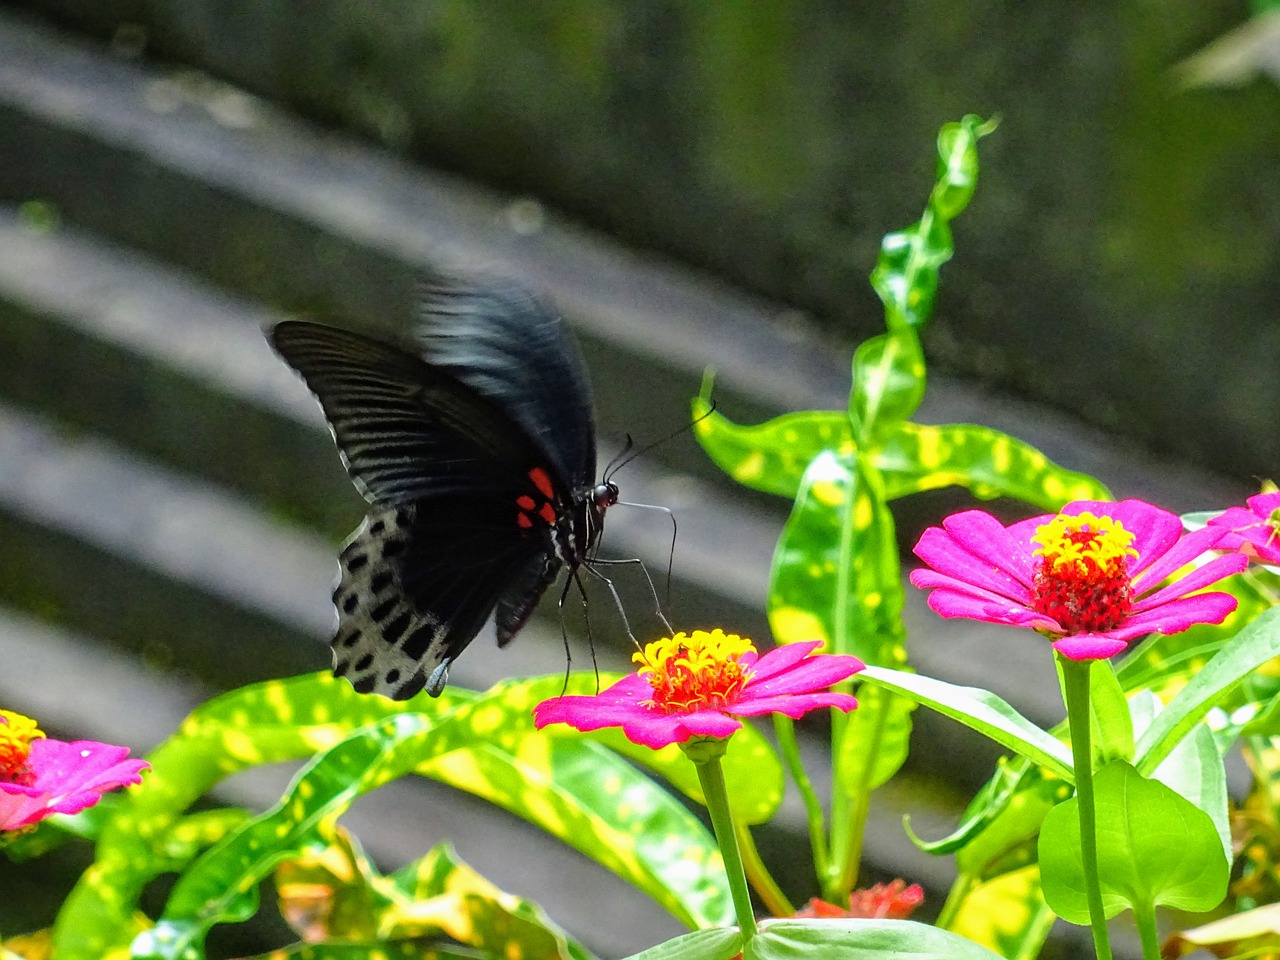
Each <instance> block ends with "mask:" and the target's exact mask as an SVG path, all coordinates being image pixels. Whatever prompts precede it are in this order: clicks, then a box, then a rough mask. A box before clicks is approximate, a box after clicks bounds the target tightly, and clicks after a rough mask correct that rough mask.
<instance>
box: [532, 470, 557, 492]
mask: <svg viewBox="0 0 1280 960" xmlns="http://www.w3.org/2000/svg"><path fill="white" fill-rule="evenodd" d="M529 479H530V480H532V481H533V485H534V486H535V487H537V488H538V490H539V492H541V494H542V495H543V496H544V497H546V498H547V499H548V500H550V499H551V497H552V496H553V495H554V493H555V490H554V489H553V488H552V486H551V477H549V476H548V475H547V471H545V470H543V469H542V468H541V467H534V468H533V469H532V470H530V471H529Z"/></svg>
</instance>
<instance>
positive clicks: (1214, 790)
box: [1153, 725, 1235, 863]
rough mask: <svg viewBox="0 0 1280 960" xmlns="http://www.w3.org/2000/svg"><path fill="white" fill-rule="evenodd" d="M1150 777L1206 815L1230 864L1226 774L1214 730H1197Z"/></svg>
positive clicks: (1202, 727) (1201, 727) (1231, 852)
mask: <svg viewBox="0 0 1280 960" xmlns="http://www.w3.org/2000/svg"><path fill="white" fill-rule="evenodd" d="M1153 776H1154V779H1156V780H1159V781H1160V782H1161V783H1163V784H1164V785H1165V786H1166V787H1168V788H1169V789H1171V790H1173V791H1175V792H1176V793H1177V794H1178V795H1179V796H1181V797H1183V798H1184V799H1186V800H1188V801H1190V802H1191V803H1194V804H1195V805H1196V806H1197V807H1199V808H1200V809H1201V810H1203V811H1204V812H1205V813H1206V814H1207V815H1208V817H1209V819H1210V820H1212V821H1213V826H1214V829H1215V830H1217V832H1218V840H1219V841H1220V842H1221V843H1222V855H1223V856H1224V857H1225V858H1226V860H1227V862H1228V863H1230V862H1231V861H1232V859H1234V857H1235V854H1234V852H1233V851H1232V848H1231V824H1230V818H1229V813H1228V802H1227V771H1226V768H1225V767H1223V765H1222V754H1221V752H1219V750H1218V744H1217V741H1216V739H1215V738H1214V735H1213V731H1212V730H1210V729H1209V728H1208V727H1206V726H1204V725H1201V726H1198V727H1196V728H1195V730H1194V731H1193V732H1192V734H1191V736H1189V737H1187V738H1185V739H1183V740H1182V741H1180V742H1179V743H1178V745H1177V746H1176V747H1174V749H1173V752H1172V753H1170V754H1169V756H1167V757H1165V760H1164V762H1163V763H1162V764H1160V766H1159V767H1157V768H1156V772H1155V774H1154V775H1153Z"/></svg>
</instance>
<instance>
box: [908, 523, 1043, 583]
mask: <svg viewBox="0 0 1280 960" xmlns="http://www.w3.org/2000/svg"><path fill="white" fill-rule="evenodd" d="M969 513H974V514H979V515H980V516H983V517H986V516H987V515H986V514H984V513H982V512H981V511H978V510H971V511H969ZM988 519H991V520H992V522H993V523H994V522H995V521H994V519H993V518H990V517H988ZM975 526H981V524H973V523H964V524H959V525H958V528H959V529H960V530H961V531H962V533H963V534H964V535H965V536H966V537H969V536H971V535H972V533H973V527H975ZM995 526H996V528H998V529H999V530H1000V538H999V541H998V542H1000V543H1003V544H1004V545H1005V546H1007V547H1008V548H1009V549H1013V545H1012V542H1006V541H1008V538H1007V537H1006V536H1005V535H1004V529H1003V528H1001V527H1000V526H999V524H998V523H997V524H995ZM993 546H994V545H993V544H992V543H991V542H989V541H985V542H978V541H970V542H968V543H962V542H960V541H958V540H956V539H955V538H953V537H952V536H951V534H950V532H949V531H948V530H943V529H941V528H940V527H930V528H929V529H927V530H925V532H924V533H922V534H921V535H920V539H919V541H918V542H917V543H916V545H915V549H914V552H915V555H916V556H917V557H919V558H920V559H921V560H923V561H924V562H925V563H927V564H928V565H929V566H930V567H932V568H933V569H934V570H936V571H938V572H939V573H941V574H944V575H946V576H949V577H952V578H954V579H956V580H960V581H963V582H965V583H972V584H975V585H977V586H979V587H982V588H983V589H985V590H989V591H991V592H993V593H1000V594H1003V595H1005V596H1010V597H1019V596H1025V595H1026V594H1027V592H1028V584H1029V583H1030V579H1029V575H1030V564H1028V565H1027V566H1026V567H1024V568H1023V569H1021V570H1016V569H1009V568H1010V566H1011V564H1010V561H1009V559H1008V557H1007V556H1000V555H999V553H998V552H995V551H994V550H993ZM975 548H978V549H975Z"/></svg>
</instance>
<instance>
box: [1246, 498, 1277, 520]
mask: <svg viewBox="0 0 1280 960" xmlns="http://www.w3.org/2000/svg"><path fill="white" fill-rule="evenodd" d="M1245 502H1246V503H1248V504H1249V509H1250V510H1252V511H1253V512H1254V513H1255V514H1257V516H1258V518H1259V519H1260V520H1266V519H1267V518H1268V517H1270V516H1271V511H1273V510H1280V491H1277V492H1275V493H1255V494H1254V495H1253V496H1252V497H1250V498H1249V499H1248V500H1246V501H1245Z"/></svg>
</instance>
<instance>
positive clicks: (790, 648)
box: [742, 640, 822, 681]
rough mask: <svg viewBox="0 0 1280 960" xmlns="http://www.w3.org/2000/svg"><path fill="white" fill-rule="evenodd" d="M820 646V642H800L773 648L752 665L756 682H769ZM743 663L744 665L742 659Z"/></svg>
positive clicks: (744, 661) (744, 660)
mask: <svg viewBox="0 0 1280 960" xmlns="http://www.w3.org/2000/svg"><path fill="white" fill-rule="evenodd" d="M820 646H822V641H821V640H802V641H800V642H798V643H786V644H783V645H782V646H780V647H774V648H773V649H772V650H770V651H768V652H767V653H766V654H765V655H764V656H762V657H760V659H759V660H757V661H756V662H755V664H754V665H753V671H752V672H753V674H754V676H755V678H756V680H757V681H762V680H769V679H771V678H772V677H775V676H777V675H778V674H780V673H785V672H787V671H788V670H790V669H792V667H794V666H795V664H797V663H799V662H800V661H801V660H803V659H804V658H805V657H807V656H808V655H809V654H810V653H812V652H813V651H814V650H817V649H818V648H819V647H820ZM742 662H743V663H746V659H745V658H744V659H743V661H742Z"/></svg>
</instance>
